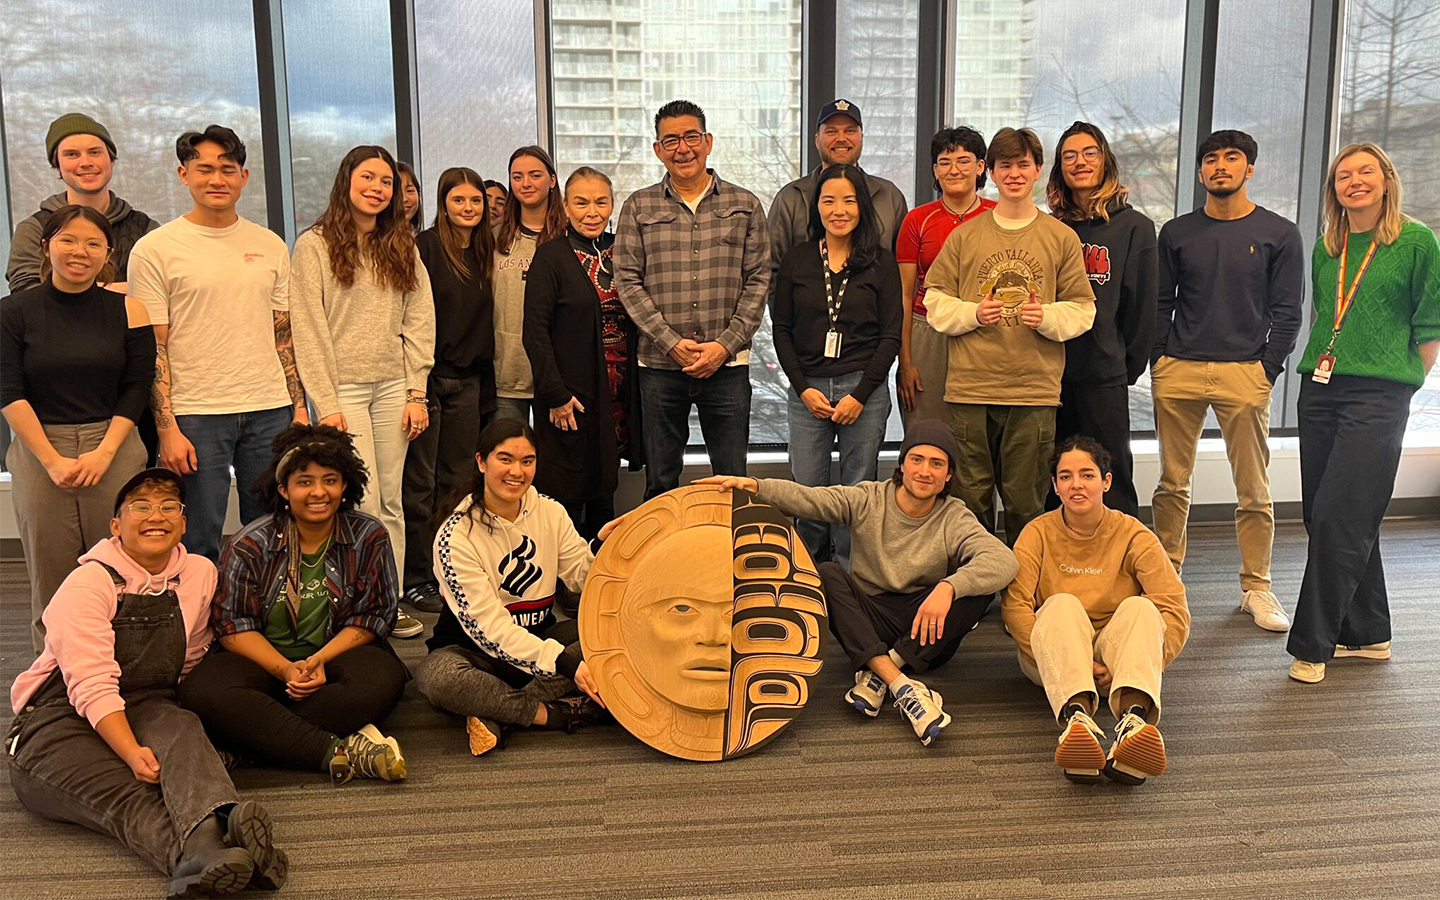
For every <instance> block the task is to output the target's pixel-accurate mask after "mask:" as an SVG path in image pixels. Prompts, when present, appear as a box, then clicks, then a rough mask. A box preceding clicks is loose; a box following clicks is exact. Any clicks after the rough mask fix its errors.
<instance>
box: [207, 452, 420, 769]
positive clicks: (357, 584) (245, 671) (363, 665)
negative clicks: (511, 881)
mask: <svg viewBox="0 0 1440 900" xmlns="http://www.w3.org/2000/svg"><path fill="white" fill-rule="evenodd" d="M368 480H369V479H368V474H367V473H366V471H365V464H364V463H363V462H362V461H361V459H360V456H359V454H358V453H356V451H355V445H354V442H353V440H352V438H351V436H350V435H349V434H347V433H346V432H343V431H340V430H338V429H336V428H332V427H330V426H328V425H291V426H290V427H289V428H287V429H286V430H284V431H282V432H281V433H280V434H279V435H278V436H277V437H276V438H275V446H274V456H273V459H272V463H271V468H270V472H269V473H267V474H266V475H265V477H264V478H262V479H261V481H260V483H259V486H257V490H259V491H260V492H261V494H262V496H264V497H266V498H267V502H268V503H269V504H270V512H269V513H268V514H266V515H263V516H261V517H259V518H258V519H256V520H255V521H253V522H251V523H250V524H249V525H246V526H245V527H244V528H242V529H240V531H239V532H237V533H236V534H235V536H234V537H232V538H231V539H230V540H229V541H227V542H226V544H225V546H224V547H223V548H222V549H221V551H220V584H219V587H218V589H217V590H216V591H215V599H214V603H213V604H212V613H211V615H212V618H213V619H214V624H215V634H216V635H217V637H218V638H219V640H218V644H219V647H218V648H217V651H216V652H212V653H211V654H210V655H209V656H208V657H206V658H205V660H204V661H202V662H201V663H200V664H199V665H198V666H196V667H195V671H194V672H192V673H191V674H190V677H189V678H187V679H186V680H185V684H184V686H183V687H182V689H181V691H180V702H181V703H182V704H184V706H185V707H186V708H187V709H191V710H194V711H195V713H196V714H197V715H199V716H200V720H201V721H203V722H204V723H205V728H206V730H207V731H209V733H210V737H211V739H212V740H214V741H215V745H216V746H217V747H220V748H222V749H224V750H227V751H229V752H231V753H233V754H235V755H236V756H237V757H239V758H240V759H242V760H244V761H246V762H253V763H257V764H260V765H267V766H277V767H280V768H289V769H300V770H311V771H314V770H319V771H321V772H326V773H328V774H329V775H330V780H331V782H333V783H334V784H337V785H340V784H345V783H346V782H348V781H350V780H351V779H352V778H378V779H381V780H384V781H399V780H401V779H403V778H404V777H405V757H404V755H403V754H402V753H401V752H400V744H399V742H398V741H396V740H395V738H393V737H386V736H385V735H383V734H381V733H380V731H379V729H377V728H376V727H375V724H374V723H376V722H379V721H380V720H381V719H383V718H384V717H385V716H387V715H389V713H390V711H391V710H392V709H394V708H395V704H397V703H399V702H400V695H401V694H402V693H403V692H404V690H405V682H406V681H407V680H408V679H409V678H410V673H409V672H408V671H407V670H406V668H405V664H404V663H402V662H401V661H400V659H399V658H398V657H397V656H396V655H395V652H394V651H393V650H391V649H390V645H389V643H387V641H386V637H387V636H388V635H389V634H390V632H391V630H392V629H393V628H394V627H395V619H396V615H397V611H398V609H399V603H400V581H399V579H398V578H397V577H396V574H395V555H394V553H393V552H392V551H391V549H390V537H389V535H388V534H387V533H386V531H385V526H384V525H382V524H380V520H379V519H377V518H375V517H374V516H371V515H369V514H368V513H363V512H361V511H360V508H359V507H360V498H361V496H362V495H363V494H364V493H365V486H366V483H367V482H368Z"/></svg>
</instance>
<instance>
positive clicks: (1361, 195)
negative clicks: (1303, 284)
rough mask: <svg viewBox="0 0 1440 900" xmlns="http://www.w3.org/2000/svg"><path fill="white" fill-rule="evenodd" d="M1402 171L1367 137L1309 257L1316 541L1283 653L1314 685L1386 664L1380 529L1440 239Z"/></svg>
mask: <svg viewBox="0 0 1440 900" xmlns="http://www.w3.org/2000/svg"><path fill="white" fill-rule="evenodd" d="M1401 199H1402V195H1401V188H1400V175H1399V173H1397V172H1396V171H1395V165H1394V163H1392V162H1391V161H1390V157H1389V156H1387V155H1386V154H1385V151H1384V150H1382V149H1380V147H1379V146H1377V145H1375V144H1373V143H1370V142H1368V141H1367V142H1365V143H1360V144H1350V145H1348V146H1346V147H1345V148H1344V149H1342V150H1341V151H1340V152H1339V154H1337V155H1336V157H1335V160H1334V162H1332V163H1330V171H1329V172H1328V173H1327V174H1326V176H1325V197H1324V200H1323V218H1324V222H1323V224H1324V232H1325V233H1324V234H1323V235H1322V236H1321V237H1320V239H1319V240H1318V241H1316V242H1315V251H1314V253H1313V254H1312V256H1311V265H1310V272H1311V289H1312V294H1313V296H1314V303H1315V319H1314V324H1313V325H1312V326H1311V330H1310V340H1309V342H1308V343H1307V344H1306V345H1305V355H1304V356H1303V357H1301V359H1300V365H1299V373H1300V375H1301V376H1302V380H1301V382H1300V406H1299V413H1300V418H1299V422H1300V498H1301V503H1302V506H1303V512H1304V517H1305V529H1306V530H1307V531H1308V532H1309V533H1310V546H1309V550H1308V555H1307V558H1306V560H1305V578H1304V581H1303V582H1301V585H1300V599H1299V602H1298V603H1297V604H1296V607H1295V623H1294V625H1292V626H1291V628H1290V642H1289V645H1288V646H1287V649H1288V650H1289V651H1290V655H1291V656H1293V657H1295V661H1294V662H1293V663H1292V664H1291V666H1290V677H1291V678H1293V679H1295V680H1296V681H1303V682H1306V683H1308V684H1313V683H1315V682H1317V681H1320V680H1321V679H1323V678H1324V677H1325V665H1326V663H1328V662H1329V661H1330V660H1331V659H1332V658H1343V657H1355V658H1359V659H1389V658H1390V603H1389V600H1388V598H1387V596H1386V592H1385V570H1384V568H1383V566H1382V564H1381V561H1380V522H1381V520H1382V519H1384V517H1385V509H1386V507H1387V506H1388V505H1389V503H1390V496H1391V494H1392V493H1394V490H1395V473H1396V471H1397V470H1398V469H1399V468H1400V448H1401V444H1402V442H1403V440H1404V437H1405V425H1406V422H1407V420H1408V419H1409V418H1410V398H1411V397H1412V396H1413V395H1414V393H1415V390H1416V388H1418V387H1420V386H1421V385H1422V384H1424V383H1425V376H1426V375H1427V374H1428V373H1429V371H1430V369H1431V367H1432V366H1433V365H1434V364H1435V356H1436V353H1437V351H1440V244H1437V243H1436V240H1435V232H1433V231H1431V230H1430V229H1429V228H1426V227H1425V226H1424V225H1421V224H1420V223H1419V222H1416V221H1415V220H1414V219H1411V218H1410V217H1409V216H1407V215H1405V214H1404V213H1403V212H1402V211H1401V205H1400V203H1401Z"/></svg>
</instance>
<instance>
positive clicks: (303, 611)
mask: <svg viewBox="0 0 1440 900" xmlns="http://www.w3.org/2000/svg"><path fill="white" fill-rule="evenodd" d="M329 549H330V542H329V541H326V542H325V544H324V546H322V547H321V548H320V549H319V550H317V551H315V552H314V553H302V554H301V555H300V622H299V627H298V628H293V629H292V628H291V627H290V609H289V607H288V606H287V605H286V604H285V597H284V595H283V594H282V595H281V597H280V599H278V600H276V601H275V605H274V606H272V607H270V615H269V616H268V617H267V618H266V619H265V638H266V640H268V641H270V644H271V646H273V647H274V648H275V649H276V650H279V651H280V655H281V656H283V657H285V658H286V659H288V660H290V661H291V662H294V661H296V660H300V659H304V658H305V657H307V656H310V655H311V654H313V653H315V652H316V651H317V650H319V649H320V648H321V647H323V646H325V631H326V629H327V628H328V627H329V625H330V589H329V588H327V587H326V586H325V553H326V551H328V550H329Z"/></svg>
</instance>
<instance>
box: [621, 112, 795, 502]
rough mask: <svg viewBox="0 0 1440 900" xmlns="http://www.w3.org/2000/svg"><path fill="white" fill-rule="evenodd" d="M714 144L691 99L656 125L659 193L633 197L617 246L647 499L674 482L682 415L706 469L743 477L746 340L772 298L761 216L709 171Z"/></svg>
mask: <svg viewBox="0 0 1440 900" xmlns="http://www.w3.org/2000/svg"><path fill="white" fill-rule="evenodd" d="M713 147H714V137H713V136H712V135H710V134H709V133H708V132H706V131H705V113H704V111H703V110H701V109H700V107H698V106H696V105H695V104H694V103H691V102H689V101H688V100H674V101H671V102H670V103H667V104H665V105H664V106H662V107H661V108H660V111H659V112H658V113H656V115H655V144H654V149H655V156H656V157H657V158H658V159H659V160H660V162H662V163H663V164H664V165H665V171H666V175H665V177H664V178H663V179H661V181H660V183H659V184H654V185H651V186H650V187H647V188H643V189H642V190H639V191H636V192H635V193H633V194H631V195H630V197H629V199H628V200H626V201H625V206H624V208H623V209H622V210H621V211H620V223H619V226H618V227H617V228H616V237H615V287H616V289H617V290H618V291H619V293H620V301H621V302H622V303H623V304H624V305H625V309H626V311H627V312H629V314H630V317H631V318H632V319H633V320H634V321H635V324H636V326H637V327H638V328H639V329H640V331H641V333H642V334H643V335H644V338H643V339H642V340H641V341H640V352H639V357H640V359H639V362H640V377H639V382H640V402H641V408H642V409H643V410H644V416H643V424H642V429H643V431H644V439H645V456H646V464H645V498H646V499H647V500H648V499H649V498H651V497H654V496H657V495H659V494H663V493H664V492H666V491H668V490H670V489H672V488H674V487H677V486H678V485H679V484H680V469H681V466H682V464H683V462H684V454H685V445H686V444H687V443H688V442H689V437H690V407H691V406H692V405H694V406H695V407H697V408H698V409H699V412H700V430H701V432H702V434H703V435H704V438H705V449H706V450H707V451H708V453H709V455H710V466H711V469H712V470H713V471H714V472H715V474H717V475H744V474H745V451H746V449H747V448H748V446H749V442H750V371H749V363H750V338H751V336H753V335H754V334H755V329H756V328H758V327H759V326H760V317H761V315H762V314H763V313H764V309H765V297H766V294H767V292H768V291H769V288H770V241H769V236H768V233H767V230H766V225H765V210H764V209H763V208H762V207H761V205H760V201H759V200H758V199H756V197H755V195H754V194H752V193H750V192H749V191H747V190H745V189H744V188H742V187H739V186H737V185H733V184H730V183H728V182H724V181H721V180H720V177H719V176H718V175H716V174H715V171H714V170H713V169H708V168H706V166H705V161H706V159H707V158H708V157H709V155H710V150H711V149H712V148H713Z"/></svg>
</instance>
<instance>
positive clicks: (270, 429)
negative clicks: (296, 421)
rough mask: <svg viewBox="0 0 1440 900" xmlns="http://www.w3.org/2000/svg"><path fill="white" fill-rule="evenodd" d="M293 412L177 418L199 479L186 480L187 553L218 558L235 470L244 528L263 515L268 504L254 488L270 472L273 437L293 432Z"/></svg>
mask: <svg viewBox="0 0 1440 900" xmlns="http://www.w3.org/2000/svg"><path fill="white" fill-rule="evenodd" d="M293 417H294V411H293V410H292V409H291V408H290V407H288V406H280V407H277V408H275V409H261V410H256V411H254V412H243V413H224V414H221V415H213V416H176V417H175V424H176V425H177V426H178V427H179V428H180V433H181V434H183V435H185V437H187V438H189V440H190V443H192V444H194V445H195V459H196V462H197V463H198V465H197V467H196V469H195V473H194V474H192V475H186V476H185V518H186V519H187V521H188V527H187V528H186V530H185V549H186V550H189V551H190V552H191V553H198V554H200V555H201V556H206V557H209V558H210V559H211V560H212V561H213V560H216V559H219V557H220V538H221V537H222V536H223V535H224V532H225V511H226V509H227V508H228V507H229V505H230V469H231V467H234V469H235V492H236V493H237V494H239V495H240V524H241V525H247V524H249V523H250V522H251V521H252V520H254V519H256V518H258V517H259V516H260V515H261V514H263V513H264V512H265V507H264V502H265V500H266V498H263V497H261V496H260V495H259V494H257V493H255V482H256V481H259V480H260V476H261V475H263V474H264V473H265V472H266V471H267V470H268V469H269V468H270V460H271V456H272V453H271V445H272V444H273V443H274V442H275V436H276V435H277V434H279V433H280V432H282V431H284V430H285V429H286V428H288V427H290V421H291V419H292V418H293Z"/></svg>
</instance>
